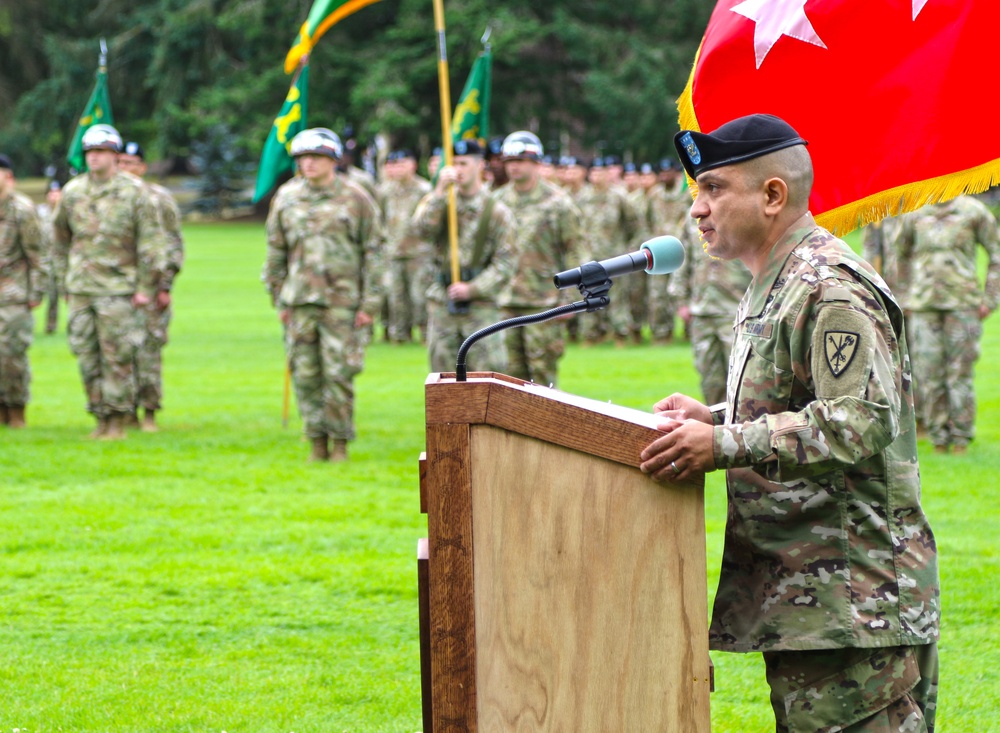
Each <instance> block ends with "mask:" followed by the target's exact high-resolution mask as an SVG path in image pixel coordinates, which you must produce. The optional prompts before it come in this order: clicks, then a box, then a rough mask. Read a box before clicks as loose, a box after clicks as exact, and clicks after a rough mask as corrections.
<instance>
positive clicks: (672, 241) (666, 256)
mask: <svg viewBox="0 0 1000 733" xmlns="http://www.w3.org/2000/svg"><path fill="white" fill-rule="evenodd" d="M639 249H645V250H649V252H650V254H652V255H653V265H652V266H651V267H647V268H646V272H647V273H649V274H650V275H669V274H670V273H671V272H675V271H677V270H678V269H680V266H681V265H683V264H684V245H683V244H681V243H680V240H679V239H677V237H671V236H663V237H654V238H653V239H650V240H649V241H648V242H644V243H643V245H642V246H641V247H640V248H639Z"/></svg>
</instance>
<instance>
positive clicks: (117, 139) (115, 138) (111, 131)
mask: <svg viewBox="0 0 1000 733" xmlns="http://www.w3.org/2000/svg"><path fill="white" fill-rule="evenodd" d="M80 144H81V145H82V146H83V149H84V150H85V151H86V150H110V151H111V152H113V153H120V152H121V151H122V147H123V143H122V136H121V134H119V132H118V130H116V129H115V128H113V127H112V126H111V125H92V126H90V127H88V128H87V131H86V132H85V133H83V138H82V139H81V140H80Z"/></svg>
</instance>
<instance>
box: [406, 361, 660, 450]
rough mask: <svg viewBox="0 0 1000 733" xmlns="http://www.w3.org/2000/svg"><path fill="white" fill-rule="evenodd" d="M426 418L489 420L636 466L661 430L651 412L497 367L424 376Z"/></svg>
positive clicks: (488, 422)
mask: <svg viewBox="0 0 1000 733" xmlns="http://www.w3.org/2000/svg"><path fill="white" fill-rule="evenodd" d="M425 395H426V416H427V424H428V425H435V424H455V423H466V424H469V425H493V426H496V427H499V428H503V429H505V430H510V431H513V432H516V433H520V434H521V435H527V436H530V437H533V438H538V439H540V440H545V441H548V442H550V443H554V444H556V445H562V446H565V447H567V448H572V449H574V450H580V451H583V452H586V453H590V454H592V455H596V456H600V457H603V458H607V459H609V460H612V461H616V462H618V463H623V464H625V465H627V466H633V467H636V468H638V466H639V463H640V460H639V454H640V453H641V452H642V449H643V448H645V447H646V446H647V445H649V443H651V442H652V441H653V440H655V439H656V438H657V437H659V436H660V435H662V433H661V432H659V431H658V430H657V429H656V424H657V423H658V422H659V418H657V417H656V416H655V415H653V414H652V413H648V412H642V411H641V410H634V409H631V408H628V407H622V406H620V405H615V404H612V403H608V402H600V401H598V400H592V399H589V398H586V397H580V396H578V395H573V394H569V393H568V392H561V391H559V390H557V389H551V388H549V387H543V386H541V385H538V384H534V383H532V382H525V381H523V380H521V379H516V378H514V377H509V376H507V375H505V374H499V373H496V372H472V373H470V374H469V375H468V380H467V381H465V382H458V381H456V380H455V375H454V373H451V372H444V373H440V374H438V373H433V374H431V375H429V376H428V377H427V381H426V382H425Z"/></svg>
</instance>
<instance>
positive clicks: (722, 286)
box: [668, 219, 752, 318]
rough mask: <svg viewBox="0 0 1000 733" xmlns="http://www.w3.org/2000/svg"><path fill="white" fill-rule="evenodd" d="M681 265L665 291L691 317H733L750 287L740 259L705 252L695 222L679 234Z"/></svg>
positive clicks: (748, 276) (691, 221)
mask: <svg viewBox="0 0 1000 733" xmlns="http://www.w3.org/2000/svg"><path fill="white" fill-rule="evenodd" d="M680 234H681V236H680V239H681V241H682V242H683V244H684V250H685V252H684V264H682V265H681V266H680V269H679V270H677V272H675V273H674V274H673V275H672V276H671V277H670V285H669V286H668V290H669V292H670V295H671V296H673V297H674V298H675V299H676V300H677V304H678V305H686V306H687V307H688V308H690V309H691V315H693V316H705V317H713V318H721V317H726V318H735V317H736V310H737V308H739V305H740V301H741V300H742V299H743V294H744V293H746V291H747V288H748V287H749V286H750V280H751V279H752V278H751V276H750V271H749V270H748V269H747V268H746V266H745V265H744V264H743V263H742V262H740V261H739V260H720V259H719V258H718V257H710V256H709V255H708V254H706V253H705V248H704V247H703V246H702V243H701V236H700V233H699V232H698V227H697V225H696V224H695V223H694V219H688V223H687V224H686V225H685V226H684V230H683V231H682V232H681V233H680Z"/></svg>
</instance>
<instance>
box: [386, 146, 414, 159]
mask: <svg viewBox="0 0 1000 733" xmlns="http://www.w3.org/2000/svg"><path fill="white" fill-rule="evenodd" d="M416 157H417V156H416V155H414V154H413V151H412V150H410V149H408V148H400V149H399V150H393V151H392V152H391V153H389V155H387V156H386V161H387V162H390V161H396V160H407V159H409V158H414V159H416Z"/></svg>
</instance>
